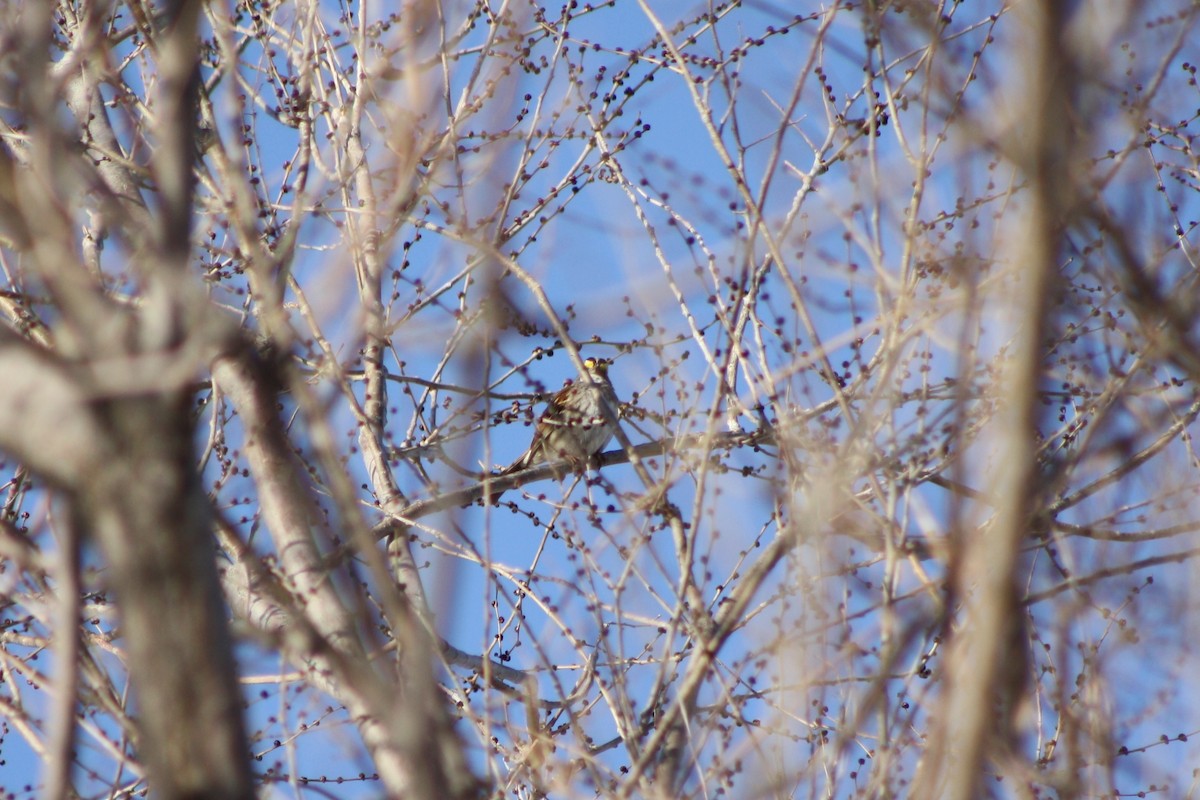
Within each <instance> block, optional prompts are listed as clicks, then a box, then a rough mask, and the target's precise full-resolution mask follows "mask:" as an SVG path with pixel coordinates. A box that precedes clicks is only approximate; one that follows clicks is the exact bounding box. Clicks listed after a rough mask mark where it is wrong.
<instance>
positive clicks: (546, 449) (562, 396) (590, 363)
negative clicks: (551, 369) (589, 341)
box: [500, 358, 621, 475]
mask: <svg viewBox="0 0 1200 800" xmlns="http://www.w3.org/2000/svg"><path fill="white" fill-rule="evenodd" d="M610 364H612V362H611V361H609V360H608V359H604V358H587V359H584V362H583V366H584V367H586V368H587V374H588V377H589V378H591V382H590V383H589V382H588V381H582V380H577V381H572V382H571V383H570V384H568V385H567V386H564V387H563V388H562V389H560V390H559V391H558V392H557V393H556V394H555V395H554V397H551V398H550V403H549V404H548V405H547V406H546V410H545V411H544V412H542V416H541V417H540V418H539V419H538V422H537V428H535V429H534V432H533V441H532V442H531V443H530V445H529V449H528V450H526V451H525V454H524V455H522V456H521V457H520V458H518V459H517V460H516V461H514V462H513V463H511V464H509V465H508V466H507V467H505V468H504V469H503V470H501V471H500V474H501V475H508V474H511V473H513V472H517V471H518V470H522V469H525V468H527V467H532V466H534V465H535V464H541V463H543V462H546V461H557V460H560V459H565V460H567V461H570V462H572V464H574V465H575V466H577V467H581V466H583V465H584V464H585V463H586V462H587V460H588V459H590V458H591V457H592V456H594V455H596V454H597V453H599V452H600V451H601V450H603V449H604V446H605V445H606V444H608V442H609V440H610V439H612V437H613V434H614V432H615V430H614V428H615V423H613V422H610V420H615V419H616V415H617V409H618V408H619V407H620V405H621V401H620V400H618V399H617V393H616V390H614V389H613V385H612V383H611V382H610V381H609V380H608V367H609V365H610ZM605 406H607V407H608V412H609V413H607V414H606V413H605V412H604V407H605Z"/></svg>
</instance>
